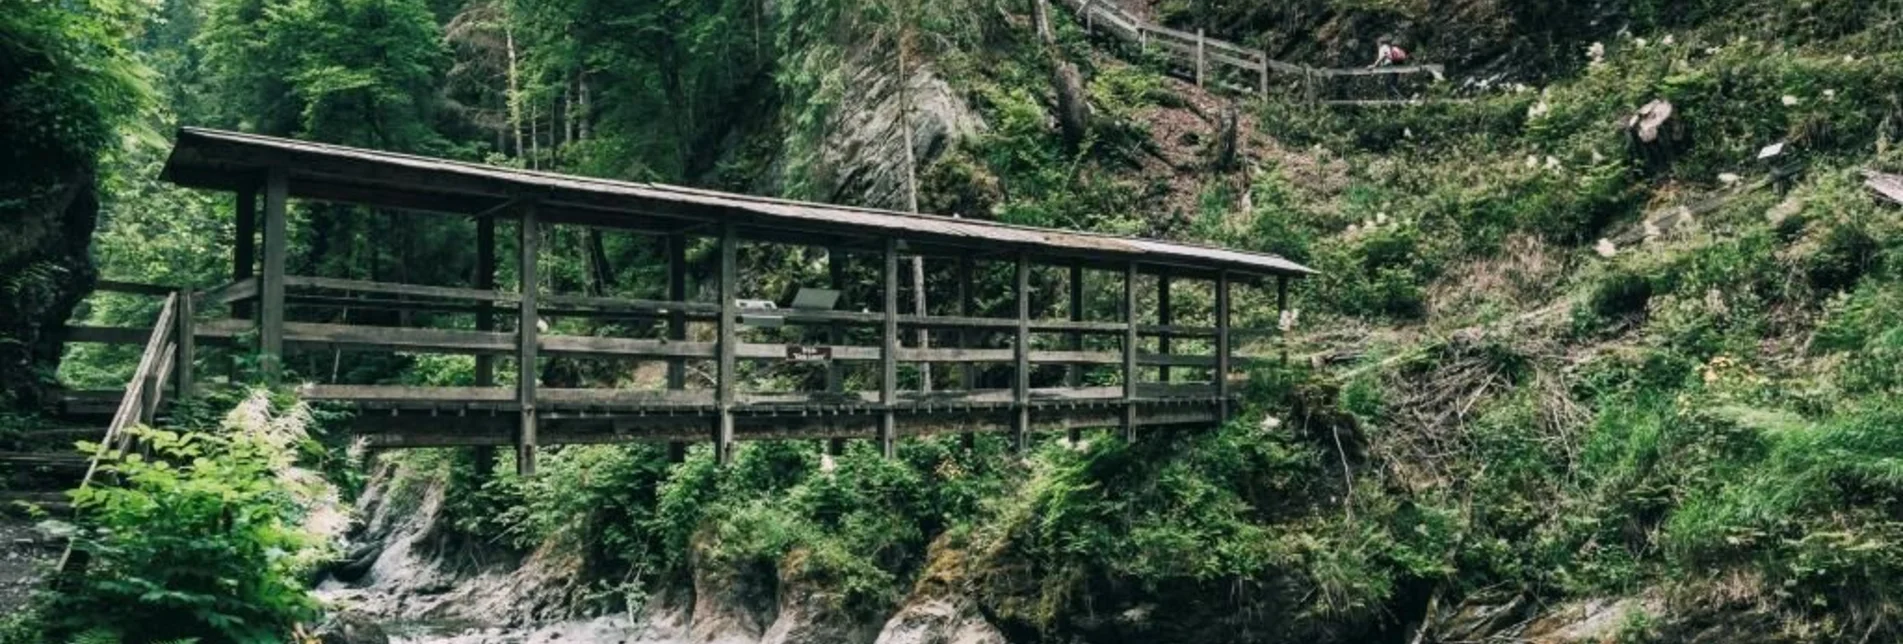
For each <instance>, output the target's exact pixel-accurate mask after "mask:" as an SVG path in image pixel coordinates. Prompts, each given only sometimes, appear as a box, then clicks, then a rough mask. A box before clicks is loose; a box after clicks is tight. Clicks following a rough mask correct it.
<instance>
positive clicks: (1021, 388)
mask: <svg viewBox="0 0 1903 644" xmlns="http://www.w3.org/2000/svg"><path fill="white" fill-rule="evenodd" d="M1014 273H1015V274H1016V281H1017V286H1016V287H1015V288H1013V289H1012V296H1013V297H1015V298H1017V300H1018V307H1017V318H1018V328H1017V340H1016V341H1015V342H1012V343H1011V349H1012V354H1013V356H1014V357H1015V359H1016V362H1017V368H1015V369H1013V370H1012V372H1011V402H1012V405H1011V407H1012V409H1011V412H1012V414H1011V449H1013V450H1017V451H1023V450H1024V448H1025V447H1027V446H1028V445H1029V444H1030V441H1029V440H1028V439H1029V438H1030V434H1031V256H1030V254H1029V253H1026V252H1023V251H1019V252H1018V257H1017V270H1016V271H1014Z"/></svg>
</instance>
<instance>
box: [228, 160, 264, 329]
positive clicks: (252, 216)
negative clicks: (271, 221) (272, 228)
mask: <svg viewBox="0 0 1903 644" xmlns="http://www.w3.org/2000/svg"><path fill="white" fill-rule="evenodd" d="M233 216H234V217H235V218H236V219H237V222H236V226H234V228H235V234H236V238H235V239H234V240H233V241H234V242H235V243H234V245H233V246H232V249H231V279H232V281H233V282H243V281H245V280H248V279H251V276H252V275H255V274H256V271H257V263H258V187H257V186H255V185H250V186H246V187H244V188H240V189H239V190H238V212H237V213H235V214H234V215H233ZM231 317H234V318H237V319H240V320H248V319H251V303H249V302H234V303H232V305H231Z"/></svg>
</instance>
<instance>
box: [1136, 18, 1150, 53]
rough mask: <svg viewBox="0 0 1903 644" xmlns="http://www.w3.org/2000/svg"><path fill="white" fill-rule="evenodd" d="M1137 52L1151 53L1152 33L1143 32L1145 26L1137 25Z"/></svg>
mask: <svg viewBox="0 0 1903 644" xmlns="http://www.w3.org/2000/svg"><path fill="white" fill-rule="evenodd" d="M1137 51H1139V52H1142V53H1145V54H1147V53H1150V32H1148V31H1144V30H1143V24H1142V23H1137Z"/></svg>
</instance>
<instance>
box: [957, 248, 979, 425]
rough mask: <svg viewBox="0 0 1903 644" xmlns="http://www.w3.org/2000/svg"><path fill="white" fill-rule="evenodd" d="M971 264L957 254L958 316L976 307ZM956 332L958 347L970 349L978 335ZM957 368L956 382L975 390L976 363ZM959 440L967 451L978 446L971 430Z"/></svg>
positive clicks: (968, 332)
mask: <svg viewBox="0 0 1903 644" xmlns="http://www.w3.org/2000/svg"><path fill="white" fill-rule="evenodd" d="M972 264H973V262H972V260H971V256H969V255H961V256H959V258H958V278H957V279H956V280H955V281H956V286H955V287H954V288H955V289H956V290H957V293H956V294H955V297H957V298H958V315H959V316H960V317H971V315H972V314H973V313H975V312H976V309H977V308H978V307H977V304H976V302H975V300H977V297H978V294H977V292H976V291H974V290H973V288H972V282H971V273H972ZM957 333H958V346H959V348H962V349H970V348H972V345H973V344H976V339H977V337H978V336H977V334H976V333H975V332H973V331H972V330H970V329H959V330H958V331H957ZM958 369H959V374H958V384H959V385H960V386H963V387H964V388H965V391H968V392H969V391H976V390H977V389H978V365H975V364H972V363H969V362H966V363H963V364H961V365H959V367H958ZM961 441H962V442H963V443H964V447H965V449H966V450H967V451H969V450H971V449H972V448H975V447H977V446H978V435H977V434H974V433H972V432H965V433H964V435H963V436H962V437H961Z"/></svg>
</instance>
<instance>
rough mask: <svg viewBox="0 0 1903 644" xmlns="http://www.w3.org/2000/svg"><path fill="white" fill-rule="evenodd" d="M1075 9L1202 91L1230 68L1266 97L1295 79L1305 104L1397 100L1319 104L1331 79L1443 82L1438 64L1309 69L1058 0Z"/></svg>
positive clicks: (1092, 1)
mask: <svg viewBox="0 0 1903 644" xmlns="http://www.w3.org/2000/svg"><path fill="white" fill-rule="evenodd" d="M1059 2H1061V3H1062V4H1064V5H1065V6H1067V7H1069V8H1070V9H1071V10H1073V11H1076V12H1077V15H1078V16H1079V17H1080V18H1081V19H1082V20H1083V22H1084V29H1085V30H1086V31H1088V32H1090V33H1092V34H1095V33H1097V32H1098V31H1099V30H1100V29H1101V30H1102V31H1103V32H1104V33H1106V34H1109V35H1110V36H1111V37H1114V38H1116V39H1118V40H1120V41H1123V42H1125V43H1129V44H1133V45H1136V46H1137V48H1139V49H1140V50H1142V51H1143V52H1145V53H1148V52H1149V51H1151V50H1152V49H1154V50H1156V51H1160V52H1162V53H1163V54H1164V55H1165V56H1167V57H1168V58H1169V59H1170V61H1171V62H1172V63H1175V64H1177V65H1180V66H1182V67H1185V68H1187V69H1190V70H1192V72H1193V74H1194V76H1195V79H1196V85H1197V86H1199V87H1205V86H1207V85H1208V84H1209V81H1210V79H1211V78H1212V77H1213V76H1214V75H1215V73H1214V72H1217V71H1221V70H1224V69H1227V70H1232V71H1234V72H1236V73H1238V74H1239V75H1240V76H1241V77H1243V78H1248V79H1253V80H1254V81H1255V86H1254V87H1242V86H1238V89H1241V90H1243V91H1252V92H1255V93H1259V94H1260V95H1262V96H1263V97H1268V96H1269V94H1270V91H1271V87H1273V85H1271V77H1272V76H1281V77H1283V78H1290V79H1293V80H1295V81H1297V85H1296V87H1297V88H1298V89H1297V91H1298V92H1299V93H1300V95H1301V96H1302V98H1303V99H1304V100H1308V101H1313V102H1323V103H1329V104H1354V105H1365V104H1377V103H1395V102H1400V101H1380V100H1338V101H1323V100H1321V84H1322V83H1323V82H1326V81H1327V80H1328V79H1332V78H1352V77H1372V76H1401V75H1412V74H1431V75H1433V77H1434V78H1435V79H1437V80H1438V79H1440V78H1443V77H1444V76H1445V74H1446V69H1445V68H1444V67H1442V66H1441V65H1392V66H1387V67H1374V68H1367V67H1337V68H1329V67H1311V66H1308V65H1298V64H1295V63H1288V62H1283V61H1279V60H1275V59H1273V58H1270V57H1269V54H1268V52H1267V51H1260V50H1253V49H1249V48H1246V47H1243V46H1241V45H1237V44H1235V43H1232V42H1228V41H1224V40H1218V39H1214V38H1209V37H1208V35H1207V34H1206V33H1204V32H1203V30H1201V29H1198V30H1196V33H1190V32H1187V31H1181V30H1177V29H1170V28H1168V27H1164V26H1162V25H1158V24H1154V23H1151V22H1148V21H1145V20H1143V19H1142V18H1138V17H1137V16H1135V15H1133V14H1131V13H1129V12H1127V11H1124V10H1123V8H1122V7H1119V6H1117V5H1116V3H1115V1H1114V0H1059Z"/></svg>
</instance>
